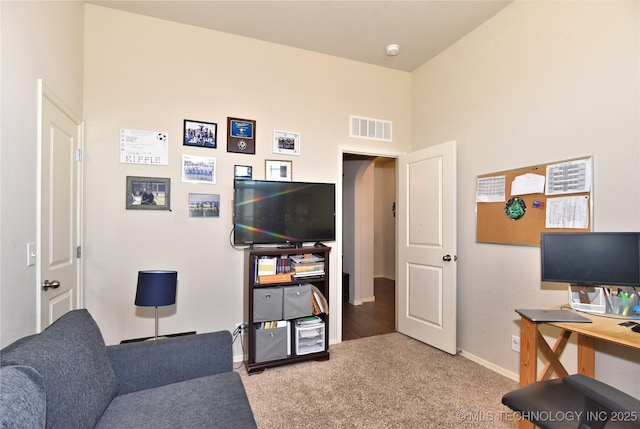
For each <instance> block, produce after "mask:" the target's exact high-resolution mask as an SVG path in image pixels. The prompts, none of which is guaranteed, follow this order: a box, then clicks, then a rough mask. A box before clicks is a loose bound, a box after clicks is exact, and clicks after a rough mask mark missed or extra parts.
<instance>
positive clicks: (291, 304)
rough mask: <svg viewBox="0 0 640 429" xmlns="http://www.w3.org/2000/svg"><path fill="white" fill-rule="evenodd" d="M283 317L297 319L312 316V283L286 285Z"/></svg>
mask: <svg viewBox="0 0 640 429" xmlns="http://www.w3.org/2000/svg"><path fill="white" fill-rule="evenodd" d="M282 313H283V317H282V318H283V319H296V318H298V317H305V316H311V314H313V306H312V305H311V285H310V284H304V285H299V286H286V287H284V304H283V307H282Z"/></svg>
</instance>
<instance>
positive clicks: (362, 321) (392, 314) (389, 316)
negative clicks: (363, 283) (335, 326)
mask: <svg viewBox="0 0 640 429" xmlns="http://www.w3.org/2000/svg"><path fill="white" fill-rule="evenodd" d="M395 290H396V288H395V281H393V280H390V279H385V278H382V277H380V278H376V279H374V294H375V297H376V300H375V301H374V302H365V303H364V304H362V305H353V304H349V303H347V302H345V303H343V304H342V340H343V341H347V340H355V339H357V338H363V337H371V336H374V335H381V334H388V333H390V332H395V330H396V308H395V307H396V300H395V296H396V293H395Z"/></svg>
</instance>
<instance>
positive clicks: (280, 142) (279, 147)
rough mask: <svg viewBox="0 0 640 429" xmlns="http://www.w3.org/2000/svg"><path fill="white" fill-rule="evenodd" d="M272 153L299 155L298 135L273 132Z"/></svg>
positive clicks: (287, 132)
mask: <svg viewBox="0 0 640 429" xmlns="http://www.w3.org/2000/svg"><path fill="white" fill-rule="evenodd" d="M273 153H279V154H282V155H300V133H294V132H291V131H280V130H274V131H273Z"/></svg>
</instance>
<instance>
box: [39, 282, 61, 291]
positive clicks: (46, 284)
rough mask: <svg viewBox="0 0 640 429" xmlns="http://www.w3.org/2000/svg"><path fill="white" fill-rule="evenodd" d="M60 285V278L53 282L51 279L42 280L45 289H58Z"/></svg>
mask: <svg viewBox="0 0 640 429" xmlns="http://www.w3.org/2000/svg"><path fill="white" fill-rule="evenodd" d="M59 287H60V282H59V281H58V280H54V281H52V282H50V281H49V280H45V281H43V282H42V289H44V290H49V288H51V289H58V288H59Z"/></svg>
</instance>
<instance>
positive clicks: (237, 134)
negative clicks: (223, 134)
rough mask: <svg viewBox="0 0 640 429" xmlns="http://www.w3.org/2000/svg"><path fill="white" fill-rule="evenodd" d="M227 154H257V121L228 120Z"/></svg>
mask: <svg viewBox="0 0 640 429" xmlns="http://www.w3.org/2000/svg"><path fill="white" fill-rule="evenodd" d="M227 134H228V135H227V152H235V153H250V154H255V153H256V121H252V120H251V119H240V118H227Z"/></svg>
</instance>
